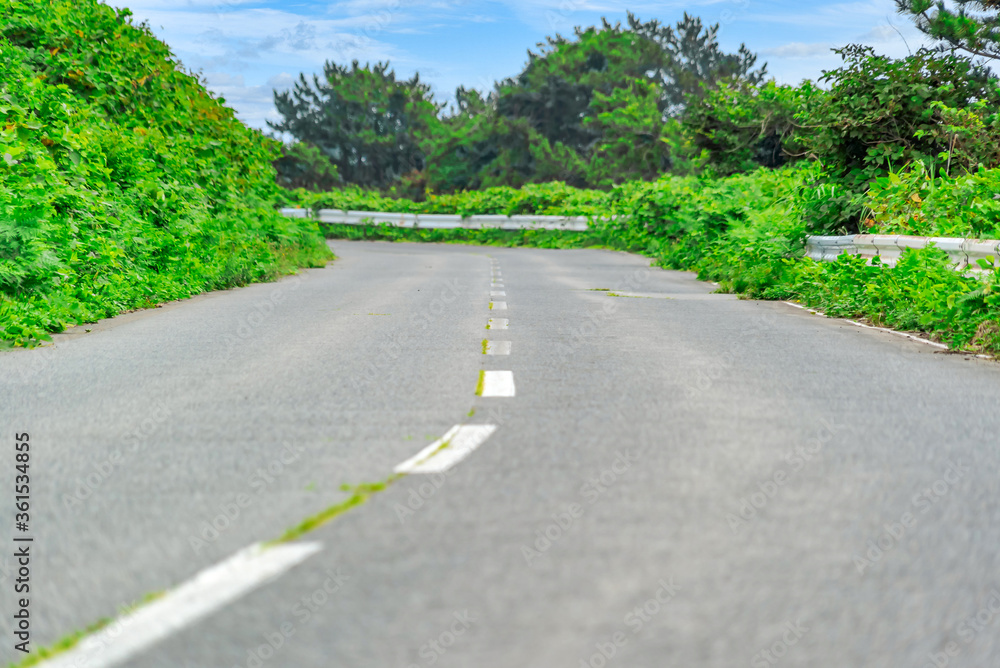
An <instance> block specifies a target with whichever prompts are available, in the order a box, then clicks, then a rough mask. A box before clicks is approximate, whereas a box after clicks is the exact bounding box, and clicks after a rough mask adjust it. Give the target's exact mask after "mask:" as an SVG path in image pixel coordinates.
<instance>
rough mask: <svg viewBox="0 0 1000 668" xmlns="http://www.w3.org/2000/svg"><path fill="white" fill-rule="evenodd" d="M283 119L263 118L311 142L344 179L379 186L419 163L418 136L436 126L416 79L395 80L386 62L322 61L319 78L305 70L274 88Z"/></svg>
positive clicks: (426, 93)
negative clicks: (281, 88)
mask: <svg viewBox="0 0 1000 668" xmlns="http://www.w3.org/2000/svg"><path fill="white" fill-rule="evenodd" d="M274 104H275V107H277V110H278V113H279V114H281V115H282V117H283V120H282V121H281V122H279V123H274V122H271V121H268V125H269V126H270V127H271V129H273V130H276V131H277V132H287V133H288V134H290V135H291V136H293V137H295V139H296V140H298V141H300V142H305V143H307V144H311V145H313V146H316V147H318V148H319V149H320V150H321V151H322V152H323V153H324V154H325V155H326V156H327V158H328V159H329V160H330V161H331V162H332V163H333V164H334V165H336V167H337V170H338V172H339V173H340V175H341V176H342V177H343V179H344V180H345V181H347V182H348V183H357V184H360V185H366V186H386V185H388V184H390V183H392V182H394V181H395V180H397V179H399V178H400V177H402V176H403V175H404V174H407V173H409V172H411V171H414V170H417V171H419V170H421V169H423V167H424V153H423V151H422V150H421V149H420V139H421V138H422V137H423V136H425V135H426V134H427V133H429V132H432V131H433V126H434V125H436V124H437V123H438V119H437V113H438V111H439V109H440V107H439V106H438V105H437V104H436V103H435V102H434V99H433V95H432V94H431V92H430V87H429V86H427V85H426V84H423V83H421V82H420V76H419V75H415V76H414V77H413V78H411V79H407V80H397V79H396V74H395V72H393V71H392V70H390V69H389V64H388V63H376V64H375V65H374V66H369V65H365V66H364V67H361V66H360V65H359V64H358V61H354V62H353V63H352V64H351V67H350V68H347V67H341V66H339V65H337V64H336V63H331V62H327V63H326V64H325V65H324V66H323V76H322V78H321V77H319V76H313V78H312V82H309V81H307V80H306V78H305V75H299V81H298V82H297V83H296V84H295V88H294V89H293V90H291V91H287V92H282V93H275V95H274Z"/></svg>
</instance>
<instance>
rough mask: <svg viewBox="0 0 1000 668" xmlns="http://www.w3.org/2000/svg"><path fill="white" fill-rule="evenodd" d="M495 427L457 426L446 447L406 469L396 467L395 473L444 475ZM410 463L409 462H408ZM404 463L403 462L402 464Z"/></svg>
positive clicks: (483, 425) (480, 425)
mask: <svg viewBox="0 0 1000 668" xmlns="http://www.w3.org/2000/svg"><path fill="white" fill-rule="evenodd" d="M496 429H497V427H496V425H492V424H468V425H457V426H456V427H455V428H454V429H452V430H451V432H449V433H452V432H454V433H452V435H451V437H450V438H448V439H447V443H448V445H447V447H445V448H439V449H438V450H437V451H436V452H435V453H434V454H433V455H432V456H430V457H429V458H424V459H423V460H421V461H419V462H417V463H414V464H413V465H411V466H409V467H407V468H406V469H401V467H402V464H400V465H399V466H397V467H396V472H397V473H410V474H414V473H444V472H445V471H447V470H448V469H450V468H451V467H453V466H454V465H455V464H457V463H459V462H460V461H462V460H463V459H465V458H466V457H468V456H469V455H470V454H471V453H472V451H473V450H475V449H476V448H478V447H479V446H480V445H482V444H483V443H485V442H486V439H488V438H489V437H490V436H491V435H492V434H493V432H494V431H496ZM408 461H410V460H408ZM404 463H405V462H404Z"/></svg>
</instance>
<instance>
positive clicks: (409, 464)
mask: <svg viewBox="0 0 1000 668" xmlns="http://www.w3.org/2000/svg"><path fill="white" fill-rule="evenodd" d="M461 428H462V425H460V424H456V425H455V426H454V427H452V428H451V429H449V430H448V431H446V432H445V434H444V436H442V437H441V438H439V439H438V440H436V441H434V442H433V443H431V444H430V445H428V446H427V447H426V448H424V449H423V450H421V451H420V452H418V453H417V454H415V455H413V456H412V457H410V458H409V459H407V460H406V461H405V462H403V463H401V464H397V465H396V468H394V469H393V472H395V473H409V472H410V470H411V469H412V468H413V467H415V466H416V465H417V464H419V463H420V462H422V461H424V460H425V459H428V458H429V457H431V456H432V455H433V454H434V453H435V452H437V451H438V450H440V449H441V446H442V445H444V444H445V443H447V442H448V441H450V440H451V438H452V437H453V436H454V435H455V434H457V433H458V430H459V429H461Z"/></svg>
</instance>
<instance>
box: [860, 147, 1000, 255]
mask: <svg viewBox="0 0 1000 668" xmlns="http://www.w3.org/2000/svg"><path fill="white" fill-rule="evenodd" d="M998 196H1000V170H996V169H979V170H978V171H976V172H975V173H972V174H962V175H960V176H956V177H952V178H948V177H938V178H935V177H933V176H932V175H931V173H930V172H929V171H928V170H927V169H926V168H924V166H923V164H921V163H917V164H916V165H914V166H913V167H912V168H910V169H905V170H901V171H900V172H892V173H890V174H889V175H888V176H884V177H880V178H878V179H876V180H875V182H874V183H873V184H872V186H871V189H870V190H869V191H868V196H867V199H866V202H865V203H866V205H867V207H868V212H869V213H868V216H867V217H866V220H865V222H866V225H867V226H868V227H870V228H871V231H873V232H879V233H883V234H914V235H919V236H937V237H973V238H980V239H1000V200H998Z"/></svg>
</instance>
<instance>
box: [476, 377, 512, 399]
mask: <svg viewBox="0 0 1000 668" xmlns="http://www.w3.org/2000/svg"><path fill="white" fill-rule="evenodd" d="M481 396H484V397H513V396H514V372H513V371H486V372H484V374H483V393H482V395H481Z"/></svg>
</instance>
